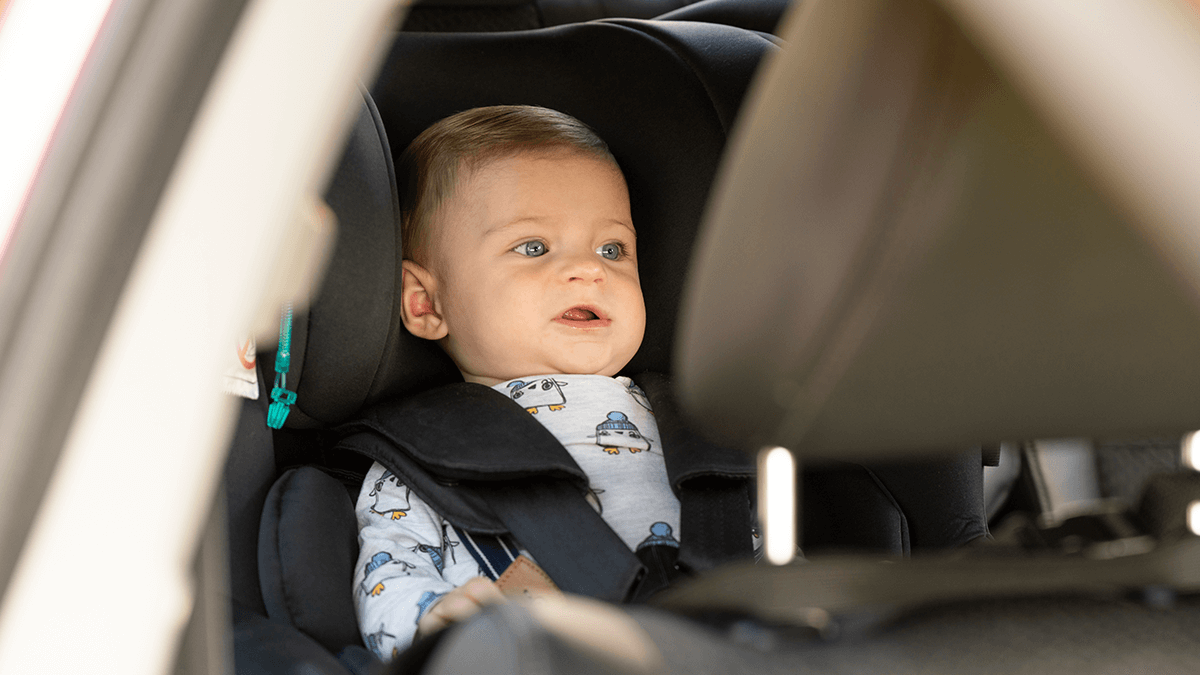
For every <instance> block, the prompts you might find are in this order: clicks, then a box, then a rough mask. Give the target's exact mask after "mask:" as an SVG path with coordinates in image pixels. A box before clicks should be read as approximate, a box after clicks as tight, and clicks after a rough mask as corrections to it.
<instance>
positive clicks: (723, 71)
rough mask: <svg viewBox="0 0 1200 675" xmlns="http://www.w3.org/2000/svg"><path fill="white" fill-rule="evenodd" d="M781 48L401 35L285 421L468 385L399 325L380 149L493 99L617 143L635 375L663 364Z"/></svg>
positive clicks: (401, 144) (649, 28)
mask: <svg viewBox="0 0 1200 675" xmlns="http://www.w3.org/2000/svg"><path fill="white" fill-rule="evenodd" d="M776 49H777V47H775V45H774V44H773V43H772V42H771V41H770V40H768V39H766V38H764V37H763V36H760V35H758V34H756V33H754V32H751V31H746V30H743V29H740V28H735V27H731V26H723V25H709V24H703V23H696V22H653V21H637V20H613V21H602V22H593V23H586V24H575V25H569V26H562V27H558V28H548V29H542V30H535V31H525V32H519V33H494V34H489V33H474V34H433V33H429V34H421V33H400V34H398V35H397V37H396V41H395V43H394V45H393V48H392V50H391V52H390V54H389V56H388V57H387V59H386V61H385V63H384V65H383V67H382V71H381V74H380V77H379V79H378V81H377V84H376V85H375V87H374V90H373V96H374V101H375V104H376V105H377V106H378V115H376V114H375V112H374V109H373V108H372V106H371V104H370V103H367V104H365V107H364V112H363V115H362V116H361V117H360V119H359V121H358V124H357V125H356V127H355V130H354V135H353V137H352V139H351V141H350V144H349V146H348V148H347V151H346V155H345V157H344V158H343V160H342V163H341V165H340V166H339V168H338V170H337V173H336V174H335V178H334V180H333V183H332V184H331V186H330V188H329V194H328V195H327V201H328V202H329V203H330V206H331V207H332V208H333V210H334V212H335V213H336V214H337V216H338V220H339V232H338V242H337V244H336V248H335V251H334V253H333V258H332V261H331V263H330V265H329V271H328V273H327V276H326V279H325V282H324V285H323V287H322V290H321V292H320V294H319V296H318V297H317V299H316V301H315V302H314V304H313V306H312V308H311V310H310V312H309V317H308V319H307V326H306V328H307V329H306V330H304V329H300V330H297V334H296V335H294V337H293V366H292V368H293V372H292V375H289V381H290V382H295V383H296V388H297V389H296V391H297V397H298V400H297V403H296V406H295V407H294V411H297V410H298V411H299V412H300V414H298V415H294V416H293V417H294V419H293V417H289V419H288V423H287V425H288V426H289V427H310V426H322V425H332V424H337V423H339V422H341V421H344V420H345V419H347V417H348V416H349V415H350V414H352V413H353V412H355V411H356V410H358V409H360V408H361V407H363V406H364V405H369V404H371V403H373V402H376V401H379V400H382V399H384V398H386V397H390V396H395V395H404V394H407V393H413V392H416V391H420V390H423V389H427V388H429V387H431V386H436V385H438V384H443V383H448V382H452V381H457V380H459V379H460V376H459V374H458V371H457V370H456V369H455V368H454V366H453V364H452V363H451V362H450V360H449V358H448V357H447V356H446V355H445V354H444V353H443V352H442V351H441V349H440V348H438V347H437V345H435V344H433V343H430V342H426V341H424V340H420V339H418V338H415V337H413V336H412V335H410V334H408V333H407V331H405V330H404V329H403V327H402V325H401V323H400V318H399V312H398V309H397V307H396V303H397V302H398V298H399V276H398V272H399V269H400V267H399V260H400V255H401V252H400V251H399V248H398V247H399V238H398V236H397V234H398V232H397V228H398V222H399V221H398V219H397V218H396V215H395V214H396V212H397V211H396V203H395V201H394V200H395V180H394V177H393V176H392V175H391V174H392V169H391V164H390V162H391V157H386V156H384V155H386V154H387V153H384V152H383V151H382V149H381V148H380V147H379V144H380V143H381V142H390V148H391V153H390V154H391V155H392V156H398V155H399V153H400V152H402V151H403V150H404V148H405V147H407V145H408V143H409V142H410V141H411V140H412V139H413V138H415V137H416V136H417V134H419V133H420V132H421V131H422V130H424V129H425V128H426V127H427V126H429V125H430V124H432V123H433V122H435V121H437V120H439V119H442V118H443V117H446V116H448V115H451V114H453V113H455V112H459V111H462V110H466V109H469V108H473V107H478V106H485V105H498V104H516V103H521V104H534V105H542V106H545V107H548V108H554V109H557V110H561V111H563V112H566V113H568V114H571V115H574V116H575V117H578V118H579V119H581V120H583V121H584V122H585V123H587V124H588V125H590V126H591V127H592V128H594V129H595V130H596V132H597V133H598V134H599V135H600V136H601V138H603V139H604V140H605V141H606V142H607V143H608V145H609V147H610V149H611V150H612V153H613V155H614V156H615V157H616V159H617V161H618V163H619V164H620V165H621V168H622V170H623V171H624V173H625V177H626V181H627V183H628V185H629V191H630V201H631V207H632V212H633V219H634V225H635V227H636V228H637V230H638V252H639V266H640V267H639V273H640V277H641V282H642V289H643V294H644V296H645V299H646V312H647V325H646V337H645V339H644V341H643V344H642V347H641V349H640V351H639V352H638V353H637V354H636V355H635V356H634V358H633V360H632V361H631V363H630V364H629V366H628V367H627V368H626V370H627V371H628V372H631V373H634V372H640V371H644V370H657V371H662V372H666V371H668V370H669V368H670V363H671V349H672V344H673V342H674V329H675V319H676V315H677V312H678V305H679V299H680V297H681V294H682V289H683V282H684V276H685V273H686V270H687V267H688V264H689V260H690V258H691V249H692V242H693V240H694V237H695V234H696V229H697V228H698V225H699V221H700V216H701V212H702V210H703V208H704V206H705V203H706V201H707V196H708V191H709V188H710V186H711V183H712V179H713V176H714V175H715V172H716V169H717V165H718V163H719V161H720V158H721V154H722V151H723V148H724V145H725V141H726V137H727V135H728V133H729V131H730V129H731V128H732V126H733V123H734V118H735V117H736V115H737V111H738V108H739V106H740V103H741V100H742V97H743V95H744V94H745V92H746V89H747V87H748V86H749V83H750V81H751V79H752V78H753V74H754V72H755V69H756V68H757V65H758V62H759V60H760V59H761V57H762V56H763V55H764V54H765V53H767V52H771V51H775V50H776ZM384 127H386V128H387V134H386V135H385V134H384V133H383V128H384ZM360 172H366V173H369V174H370V176H369V177H365V176H364V175H360ZM304 323H305V322H304V320H303V319H300V320H298V321H297V322H296V324H297V325H300V324H304ZM297 354H302V356H299V357H298V356H297Z"/></svg>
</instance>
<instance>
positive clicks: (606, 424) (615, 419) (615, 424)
mask: <svg viewBox="0 0 1200 675" xmlns="http://www.w3.org/2000/svg"><path fill="white" fill-rule="evenodd" d="M604 429H621V430H627V431H637V426H635V425H634V423H633V422H630V421H629V418H628V417H627V416H626V415H625V413H623V412H617V411H615V410H614V411H612V412H610V413H608V419H606V420H604V421H603V422H601V423H600V424H597V425H596V431H602V430H604Z"/></svg>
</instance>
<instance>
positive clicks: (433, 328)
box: [400, 260, 449, 340]
mask: <svg viewBox="0 0 1200 675" xmlns="http://www.w3.org/2000/svg"><path fill="white" fill-rule="evenodd" d="M402 264H403V277H402V278H401V281H400V297H401V299H402V300H403V302H402V303H401V307H400V317H401V318H402V319H403V320H404V327H405V328H407V329H408V332H410V333H412V334H413V335H416V336H417V337H419V338H425V339H426V340H440V339H442V338H444V337H446V334H447V333H448V332H449V331H448V330H447V328H446V322H445V321H444V320H443V319H442V315H441V313H440V312H439V311H438V306H437V302H435V298H436V296H437V279H435V278H434V277H433V275H432V274H430V273H429V270H427V269H425V268H424V267H421V266H420V265H418V264H417V263H415V262H413V261H411V260H405V261H403V263H402Z"/></svg>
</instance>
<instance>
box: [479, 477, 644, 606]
mask: <svg viewBox="0 0 1200 675" xmlns="http://www.w3.org/2000/svg"><path fill="white" fill-rule="evenodd" d="M477 489H478V492H479V494H480V495H481V496H482V497H483V499H484V501H486V502H487V504H488V506H490V507H492V509H493V510H494V511H495V512H496V515H497V516H498V517H499V518H500V519H501V520H502V521H503V522H504V524H505V525H506V526H507V527H508V530H509V532H510V533H512V536H513V538H514V539H516V540H517V541H518V542H520V543H521V546H523V547H524V548H525V549H526V550H528V551H529V552H530V553H532V554H533V557H534V558H536V559H537V563H538V565H539V566H540V567H541V568H542V569H543V570H545V571H546V574H549V575H550V578H551V579H553V580H554V583H556V584H558V587H559V588H561V589H562V590H564V591H567V592H569V593H578V594H581V595H588V596H591V597H593V598H599V599H601V600H607V601H609V602H624V601H625V600H626V599H627V598H628V597H630V595H631V594H632V592H633V589H634V588H635V587H636V586H637V582H638V581H639V580H640V579H641V578H642V576H643V575H644V574H645V573H646V568H645V567H643V566H642V563H641V561H639V560H638V558H637V556H635V555H634V554H633V551H630V550H629V547H628V546H626V545H625V542H623V541H621V538H620V537H618V536H617V534H616V533H615V532H613V531H612V528H610V527H609V526H608V523H606V522H604V519H603V518H601V517H600V514H598V513H596V511H595V510H594V509H593V508H592V507H591V505H590V504H588V503H587V500H585V499H584V497H583V495H582V494H580V493H579V491H578V489H576V488H575V487H574V486H572V485H571V484H569V483H566V482H564V481H561V480H553V479H546V478H530V479H526V480H519V481H510V482H507V483H503V484H497V483H493V484H486V483H485V484H480V485H479V486H478V488H477ZM547 505H553V508H547Z"/></svg>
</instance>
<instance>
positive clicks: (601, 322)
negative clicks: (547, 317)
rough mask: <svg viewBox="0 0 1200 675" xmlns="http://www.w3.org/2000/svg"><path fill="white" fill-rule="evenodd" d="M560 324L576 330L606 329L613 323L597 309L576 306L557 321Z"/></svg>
mask: <svg viewBox="0 0 1200 675" xmlns="http://www.w3.org/2000/svg"><path fill="white" fill-rule="evenodd" d="M555 321H557V322H558V323H561V324H565V325H567V326H572V327H575V328H604V327H606V326H608V325H610V324H611V323H612V321H611V320H610V319H609V318H608V317H607V316H604V313H603V312H601V311H600V310H598V309H596V308H595V307H589V306H586V305H576V306H575V307H572V308H571V309H568V310H567V311H565V312H563V313H562V316H560V317H558V318H557V319H555Z"/></svg>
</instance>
